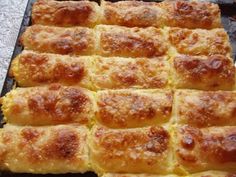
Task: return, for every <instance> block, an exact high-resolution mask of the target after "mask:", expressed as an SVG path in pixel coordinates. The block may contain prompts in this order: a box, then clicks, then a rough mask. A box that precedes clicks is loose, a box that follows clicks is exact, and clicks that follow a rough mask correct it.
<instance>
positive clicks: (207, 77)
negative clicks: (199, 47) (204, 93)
mask: <svg viewBox="0 0 236 177" xmlns="http://www.w3.org/2000/svg"><path fill="white" fill-rule="evenodd" d="M171 68H172V69H173V73H172V76H173V83H174V86H175V87H177V88H189V89H201V90H220V89H221V90H233V88H234V85H235V67H234V65H233V62H232V60H231V59H230V58H228V57H225V56H223V55H212V56H209V57H206V56H198V57H195V56H189V55H179V56H176V57H173V58H172V66H171Z"/></svg>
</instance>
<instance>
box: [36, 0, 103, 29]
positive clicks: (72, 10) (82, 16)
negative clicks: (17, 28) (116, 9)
mask: <svg viewBox="0 0 236 177" xmlns="http://www.w3.org/2000/svg"><path fill="white" fill-rule="evenodd" d="M100 16H101V9H100V8H99V6H98V4H97V3H96V2H93V1H54V0H50V1H49V0H37V1H36V2H35V3H34V4H33V8H32V22H33V24H41V25H47V26H49V25H52V26H87V27H93V26H95V25H96V24H97V23H99V20H100Z"/></svg>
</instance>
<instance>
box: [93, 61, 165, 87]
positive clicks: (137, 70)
mask: <svg viewBox="0 0 236 177" xmlns="http://www.w3.org/2000/svg"><path fill="white" fill-rule="evenodd" d="M93 66H94V68H93V72H92V77H91V78H92V83H93V84H94V86H95V88H96V90H99V89H104V88H107V89H115V88H131V87H133V88H166V87H168V78H169V65H168V62H167V60H166V57H160V58H152V59H147V58H136V59H133V58H121V57H111V58H103V57H97V59H96V60H95V63H94V65H93Z"/></svg>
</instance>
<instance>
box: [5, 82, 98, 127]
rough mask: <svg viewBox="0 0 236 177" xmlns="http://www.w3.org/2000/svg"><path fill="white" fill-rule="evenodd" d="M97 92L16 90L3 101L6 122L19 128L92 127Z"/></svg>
mask: <svg viewBox="0 0 236 177" xmlns="http://www.w3.org/2000/svg"><path fill="white" fill-rule="evenodd" d="M94 101H95V100H94V95H93V92H91V91H88V90H85V89H82V88H78V87H66V86H60V85H56V84H55V85H50V86H46V87H29V88H16V89H14V90H12V91H10V92H9V93H7V94H6V96H4V97H3V98H2V111H3V114H4V116H5V119H6V122H7V123H11V124H17V125H37V126H38V125H55V124H67V123H79V124H85V125H88V124H89V122H90V120H91V119H92V118H93V116H94V112H95V111H96V106H95V103H94Z"/></svg>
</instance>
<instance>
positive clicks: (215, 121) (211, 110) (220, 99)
mask: <svg viewBox="0 0 236 177" xmlns="http://www.w3.org/2000/svg"><path fill="white" fill-rule="evenodd" d="M174 99H175V103H174V105H175V119H176V122H177V124H188V125H191V126H194V127H208V126H226V125H234V126H236V92H235V91H194V90H178V91H176V92H175V96H174Z"/></svg>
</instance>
